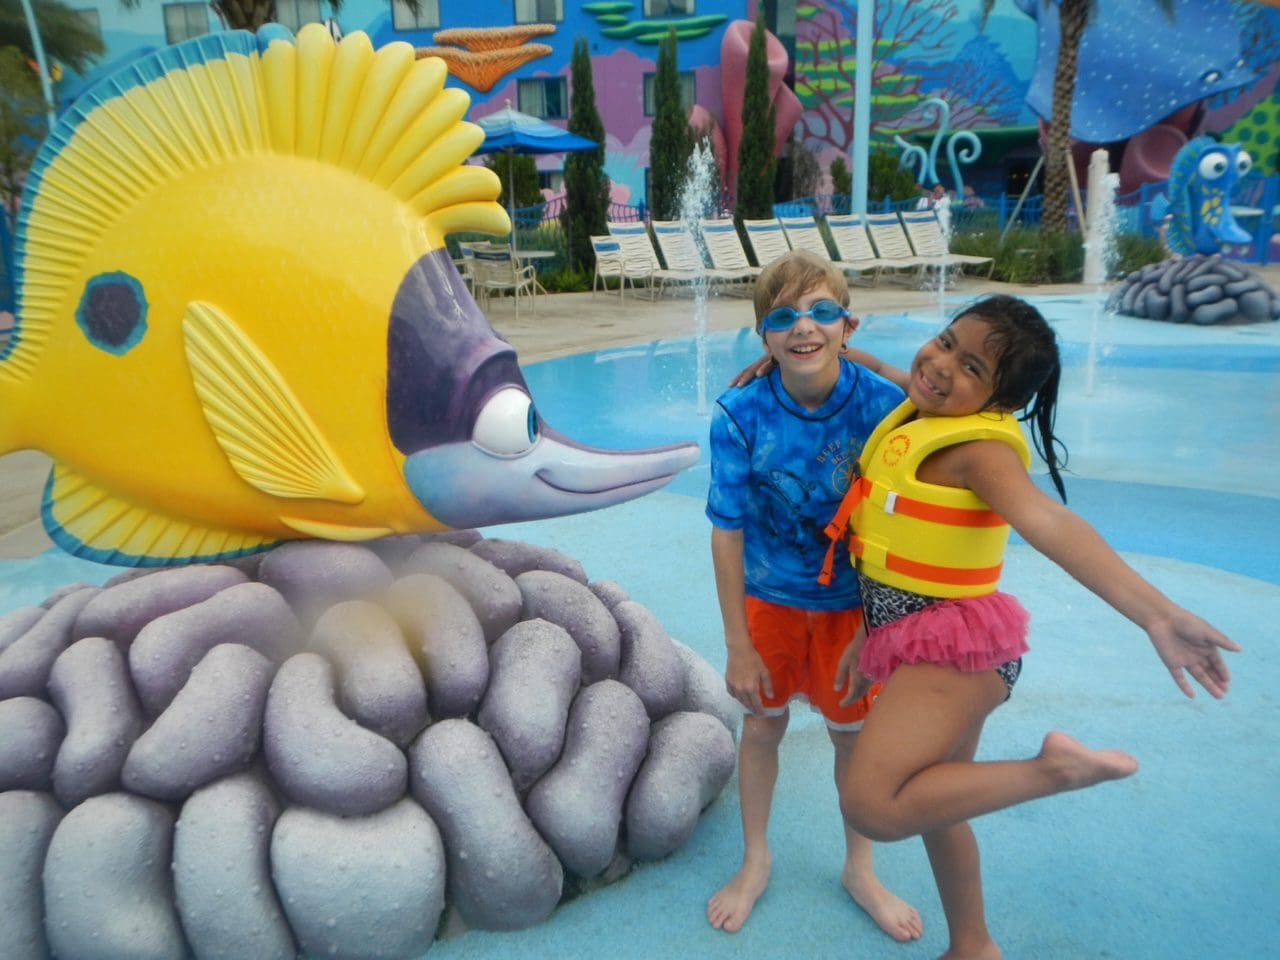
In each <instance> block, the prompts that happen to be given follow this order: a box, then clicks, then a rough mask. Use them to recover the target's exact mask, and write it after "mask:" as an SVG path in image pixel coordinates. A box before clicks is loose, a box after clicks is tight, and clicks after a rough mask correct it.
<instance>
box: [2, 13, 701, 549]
mask: <svg viewBox="0 0 1280 960" xmlns="http://www.w3.org/2000/svg"><path fill="white" fill-rule="evenodd" d="M446 76H447V71H446V68H445V66H444V64H443V63H442V62H441V61H439V60H436V59H431V58H428V59H423V60H415V57H414V51H413V48H412V47H410V46H409V45H408V44H405V43H392V44H389V45H387V46H385V47H382V48H381V49H379V50H377V51H375V50H374V49H373V48H372V46H371V44H370V42H369V39H368V37H367V36H365V35H364V34H362V33H352V34H349V35H348V36H346V37H345V38H344V39H343V40H342V41H341V43H337V44H335V42H334V41H333V39H332V38H331V37H330V36H329V34H328V33H327V31H326V30H325V29H324V28H323V27H322V26H319V25H312V26H308V27H305V28H304V29H303V30H302V31H301V32H300V33H299V34H298V36H297V38H296V39H295V38H294V37H293V36H292V35H290V34H289V33H288V32H287V31H284V30H282V29H280V28H278V27H269V28H264V29H263V30H262V31H260V32H259V33H258V34H257V35H253V34H249V33H246V32H228V33H218V34H211V35H208V36H204V37H200V38H197V39H196V40H192V41H188V42H186V43H183V44H180V45H178V46H176V47H170V48H166V49H164V50H161V51H159V52H157V53H155V54H152V55H150V56H146V57H143V58H141V59H139V60H137V61H134V62H133V63H131V64H130V65H129V66H128V67H126V68H124V69H123V70H122V71H121V72H120V73H118V74H116V75H113V76H111V77H109V78H107V79H106V80H105V81H103V82H102V83H101V84H99V85H98V86H96V87H94V88H93V89H92V90H91V91H89V92H88V93H87V94H86V95H85V96H84V97H82V98H81V100H79V101H78V102H77V103H76V104H75V105H74V106H73V107H72V108H71V109H70V110H68V111H67V113H66V114H65V115H64V116H63V118H62V119H61V120H60V122H59V123H58V125H57V127H56V128H55V130H54V131H53V132H52V133H51V135H50V137H49V139H48V141H47V142H46V143H45V144H44V146H43V147H42V149H41V151H40V153H39V155H38V157H37V159H36V161H35V164H34V165H33V167H32V170H31V174H30V176H29V178H28V181H27V187H26V194H25V196H24V204H23V211H22V214H21V217H20V221H19V227H18V230H17V233H16V236H15V260H16V271H15V272H16V279H17V284H16V292H17V311H16V312H17V322H16V326H15V330H14V333H13V335H12V336H11V338H10V340H9V342H8V344H7V345H6V346H5V347H4V349H3V351H2V352H0V452H5V451H8V450H17V449H26V448H36V449H41V450H44V451H46V452H47V453H49V454H50V456H52V458H53V459H54V461H55V467H54V470H53V472H52V475H51V477H50V480H49V483H48V485H47V487H46V490H45V497H44V503H43V508H42V513H43V519H44V523H45V527H46V529H47V530H48V531H49V533H50V535H51V536H52V537H53V538H54V540H55V541H56V542H57V543H58V544H59V545H61V546H62V547H64V548H65V549H67V550H69V551H71V552H72V553H75V554H78V555H81V556H86V557H90V558H93V559H95V560H99V561H103V562H110V563H117V564H125V565H163V564H172V563H185V562H195V561H208V560H215V559H225V558H228V557H234V556H237V555H241V554H245V553H250V552H253V551H256V550H261V549H263V548H265V547H268V546H270V545H272V544H274V543H277V542H280V541H282V540H289V539H298V538H305V537H314V538H325V539H330V540H348V541H355V540H365V539H372V538H375V537H380V536H385V535H388V534H392V533H407V532H415V531H431V530H439V529H444V528H449V527H471V526H480V525H486V524H491V523H500V522H506V521H512V520H529V519H537V518H543V517H553V516H560V515H564V514H570V513H577V512H582V511H586V510H593V509H596V508H599V507H606V506H610V505H612V504H616V503H620V502H622V501H625V500H628V499H631V498H633V497H636V496H639V495H641V494H643V493H646V492H648V491H650V490H653V489H655V488H657V487H660V486H662V485H663V484H665V483H666V482H668V481H669V480H670V479H671V478H672V477H673V476H674V475H675V474H676V473H677V472H679V471H680V470H682V469H684V468H685V467H688V466H690V465H691V464H692V463H694V462H695V461H696V460H697V458H698V449H697V446H696V445H695V444H691V443H690V444H682V445H678V446H673V447H668V448H661V449H654V450H645V451H636V452H624V453H614V452H606V451H600V450H592V449H587V448H584V447H581V446H578V445H576V444H573V443H571V442H569V441H568V440H566V439H564V438H562V437H559V436H557V435H556V434H555V433H554V432H553V431H551V430H550V429H549V428H548V427H547V426H546V425H545V424H544V423H542V421H541V420H540V418H539V417H538V414H537V412H536V410H535V409H534V406H533V402H532V400H531V398H530V396H529V391H528V388H527V386H526V384H525V381H524V378H523V377H522V376H521V373H520V369H519V367H518V365H517V363H516V356H515V353H514V351H513V350H512V348H511V346H510V345H509V344H508V343H506V342H505V341H504V340H502V339H501V338H500V337H498V336H497V335H496V334H495V333H494V332H493V330H492V329H491V328H490V326H489V324H488V322H487V321H486V320H485V318H484V316H483V314H481V312H480V310H479V309H478V307H477V306H476V304H475V302H474V300H473V299H472V297H471V295H470V294H469V293H468V291H467V289H466V287H465V286H464V285H463V283H462V281H461V280H460V279H459V277H458V274H457V272H456V271H455V269H454V267H453V264H452V261H451V260H450V258H449V254H448V251H447V249H446V247H445V243H444V238H445V235H446V234H448V233H451V232H457V231H474V232H481V233H489V234H498V235H501V234H504V233H506V232H507V231H508V230H509V222H508V220H507V216H506V214H505V213H504V212H503V210H502V208H501V207H500V206H499V205H498V204H497V203H496V202H495V201H496V198H497V195H498V190H499V184H498V181H497V178H496V177H495V176H494V175H493V174H492V173H491V172H490V171H488V170H486V169H484V168H483V167H479V166H473V165H467V164H466V163H465V160H466V159H467V158H468V157H469V156H470V155H471V154H472V153H473V152H474V150H475V148H476V147H477V146H479V144H480V141H481V139H482V138H483V134H482V132H481V131H480V129H479V128H478V127H476V126H475V125H473V124H470V123H466V122H464V121H463V119H462V118H463V116H464V114H465V112H466V110H467V107H468V106H469V99H468V97H467V96H466V94H465V93H463V92H462V91H460V90H457V89H452V88H445V86H444V84H445V79H446Z"/></svg>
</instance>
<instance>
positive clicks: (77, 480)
mask: <svg viewBox="0 0 1280 960" xmlns="http://www.w3.org/2000/svg"><path fill="white" fill-rule="evenodd" d="M40 513H41V517H42V519H43V520H44V528H45V530H46V531H47V532H48V534H49V536H50V538H51V539H52V540H53V541H54V542H55V543H57V544H58V546H59V547H61V548H62V549H63V550H66V551H67V552H68V553H70V554H72V555H74V556H77V557H84V558H86V559H89V560H95V561H97V562H99V563H114V564H118V565H121V566H134V567H152V566H163V565H166V564H171V563H175V562H187V563H191V562H206V561H207V562H212V561H216V560H228V559H231V558H233V557H239V556H244V555H246V554H250V553H256V552H257V551H259V550H262V549H264V548H266V547H269V546H273V545H274V544H276V543H279V542H280V538H279V537H267V536H262V535H261V534H256V533H246V532H243V531H236V530H223V529H217V528H214V527H206V526H201V525H199V524H194V523H190V522H188V521H186V520H179V519H176V518H174V517H167V516H164V515H162V514H158V513H156V512H155V511H153V510H148V509H147V508H145V507H141V506H138V505H136V504H132V503H129V502H128V501H126V500H123V499H121V498H120V497H117V496H115V495H114V494H111V493H108V492H107V491H105V490H103V489H102V488H100V487H98V486H96V485H95V484H93V483H92V482H91V481H89V480H87V479H85V478H84V477H82V476H80V475H79V474H78V473H76V472H75V471H73V470H70V469H69V468H67V467H64V466H62V465H60V464H55V465H54V468H53V470H52V471H51V472H50V473H49V480H48V482H47V483H46V484H45V488H44V500H43V502H42V504H41V508H40Z"/></svg>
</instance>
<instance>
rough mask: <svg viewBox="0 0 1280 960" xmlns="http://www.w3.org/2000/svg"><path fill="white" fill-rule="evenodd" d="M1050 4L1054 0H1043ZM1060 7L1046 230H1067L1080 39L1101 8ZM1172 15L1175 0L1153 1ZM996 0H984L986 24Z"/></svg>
mask: <svg viewBox="0 0 1280 960" xmlns="http://www.w3.org/2000/svg"><path fill="white" fill-rule="evenodd" d="M1043 2H1044V3H1045V4H1046V5H1048V4H1049V3H1050V2H1051V0H1043ZM1056 2H1057V7H1058V63H1057V65H1056V66H1055V67H1054V70H1053V106H1052V116H1051V117H1050V124H1049V144H1048V147H1047V149H1046V156H1045V164H1044V215H1043V218H1042V221H1041V229H1042V230H1043V231H1044V232H1045V233H1066V231H1067V189H1068V186H1069V179H1068V173H1067V163H1068V162H1069V159H1068V158H1069V156H1070V152H1071V107H1072V103H1073V101H1074V100H1075V92H1076V71H1077V69H1078V66H1079V59H1080V38H1081V37H1082V36H1084V30H1085V27H1087V26H1088V25H1089V21H1090V20H1092V19H1093V16H1094V14H1095V13H1096V12H1097V9H1098V0H1056ZM1133 2H1142V0H1133ZM1151 2H1153V3H1155V4H1156V5H1157V6H1158V7H1159V8H1160V9H1161V10H1163V11H1164V12H1165V14H1166V15H1168V16H1169V17H1172V16H1173V0H1151ZM995 3H996V0H982V24H983V26H984V27H985V26H986V22H987V17H989V16H990V14H991V11H992V9H993V8H994V7H995Z"/></svg>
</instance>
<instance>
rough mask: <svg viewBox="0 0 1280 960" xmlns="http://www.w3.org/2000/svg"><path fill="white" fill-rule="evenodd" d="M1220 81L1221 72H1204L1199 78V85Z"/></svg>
mask: <svg viewBox="0 0 1280 960" xmlns="http://www.w3.org/2000/svg"><path fill="white" fill-rule="evenodd" d="M1221 79H1222V71H1221V70H1206V71H1205V72H1204V74H1203V75H1202V76H1201V77H1200V82H1201V83H1217V82H1218V81H1219V80H1221Z"/></svg>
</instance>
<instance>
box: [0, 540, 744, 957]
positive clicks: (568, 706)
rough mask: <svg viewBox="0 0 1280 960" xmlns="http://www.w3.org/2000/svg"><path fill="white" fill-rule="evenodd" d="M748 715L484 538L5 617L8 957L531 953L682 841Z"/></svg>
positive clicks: (0, 692) (660, 648)
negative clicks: (502, 935) (532, 933)
mask: <svg viewBox="0 0 1280 960" xmlns="http://www.w3.org/2000/svg"><path fill="white" fill-rule="evenodd" d="M740 716H741V714H740V711H739V710H738V709H737V708H736V706H735V704H734V703H733V701H732V700H730V699H729V697H728V695H727V694H726V693H725V691H724V685H723V683H722V682H721V681H720V678H719V674H718V672H717V671H716V670H715V669H714V668H713V667H712V666H711V665H710V664H708V663H707V662H706V661H705V660H703V659H702V658H701V657H700V656H698V654H697V653H695V652H694V651H693V650H692V649H691V648H689V647H686V646H684V645H683V644H680V643H679V642H677V641H675V640H673V639H672V638H671V637H670V636H669V635H668V634H667V632H666V630H665V629H664V628H663V626H662V624H661V623H659V622H658V620H657V618H656V617H655V616H654V615H653V614H652V613H651V612H649V611H648V610H647V609H646V608H645V607H643V606H642V605H640V604H639V603H636V602H635V601H634V600H631V599H629V598H628V597H627V594H626V592H625V591H624V590H623V589H622V587H620V586H619V585H618V584H616V583H613V582H611V581H594V582H593V581H589V580H588V578H587V576H586V573H585V571H584V570H583V569H582V565H581V564H580V563H578V561H576V560H574V559H572V558H570V557H567V556H565V555H564V554H562V553H560V552H558V551H555V550H549V549H547V548H545V547H535V546H533V545H530V544H523V543H519V542H517V541H511V540H492V541H490V540H485V539H484V538H482V537H481V536H480V535H479V534H478V533H476V532H475V531H458V532H455V533H452V534H450V535H448V536H440V537H428V538H421V537H389V538H387V539H386V540H384V541H375V542H374V543H371V544H368V545H363V546H360V545H352V544H323V543H295V544H289V545H286V546H283V547H280V548H278V549H277V550H276V551H274V552H272V553H269V554H267V555H266V556H264V557H262V558H259V559H252V560H250V561H244V562H241V561H237V562H236V563H235V564H234V565H215V566H196V567H190V568H184V569H178V570H163V571H130V572H128V573H127V574H124V575H120V576H117V577H115V578H113V579H112V580H110V581H108V582H107V584H106V586H104V587H102V588H97V587H85V586H84V585H83V584H75V585H70V586H68V587H65V588H62V589H61V590H59V591H57V592H56V593H55V594H53V595H51V596H50V597H49V598H48V599H47V600H46V601H45V602H44V603H42V604H40V605H39V606H31V607H24V608H22V609H20V610H15V611H12V612H11V613H7V614H4V615H0V863H3V864H4V865H5V870H3V871H0V957H3V958H5V960H48V958H50V957H52V956H57V957H58V958H59V960H104V958H111V957H121V958H124V957H128V958H130V960H134V958H153V957H154V958H156V960H169V958H187V957H195V958H196V960H215V958H244V957H255V958H262V960H274V958H279V960H284V958H292V957H294V956H297V955H299V953H302V954H305V955H308V956H326V957H337V958H349V960H374V958H382V960H410V958H417V957H420V956H421V955H422V954H423V953H424V952H425V951H427V950H428V949H429V947H430V945H431V943H432V941H433V939H434V938H435V936H436V934H437V931H438V930H439V929H440V928H441V926H442V924H443V922H444V921H443V918H444V917H445V916H446V914H447V915H448V916H449V917H450V918H451V920H450V923H452V922H453V920H454V919H460V920H461V921H462V923H464V924H466V925H469V926H475V927H484V928H489V929H501V930H511V929H519V928H522V927H527V926H529V925H532V924H535V923H538V922H541V921H542V920H544V919H546V918H547V917H548V916H550V914H551V913H552V912H553V911H554V910H555V908H556V906H557V905H558V904H559V903H560V902H561V900H562V899H563V898H564V897H565V896H566V895H568V894H567V893H566V891H569V892H570V893H576V892H581V891H583V890H586V889H590V888H594V887H595V886H598V885H600V884H601V883H609V882H613V881H614V880H616V879H618V878H619V877H620V876H621V875H622V874H623V873H624V872H625V870H626V869H627V868H628V867H629V865H630V864H631V863H632V862H634V861H636V860H652V859H657V858H659V857H663V856H666V855H667V854H669V853H671V852H672V851H674V850H675V849H677V848H678V847H679V846H680V845H681V844H682V843H684V842H685V840H687V839H688V837H689V835H690V834H691V833H692V831H693V829H694V827H695V826H696V824H697V820H698V817H699V815H700V814H701V812H702V811H703V810H704V809H705V808H706V806H707V805H708V804H709V803H711V801H712V800H713V799H714V798H715V797H716V796H717V795H718V794H719V792H720V791H721V790H722V789H723V787H724V785H725V783H726V782H727V780H728V779H729V776H730V774H731V772H732V768H733V759H734V750H733V738H734V735H735V733H736V730H737V724H738V721H739V719H740ZM586 880H590V881H591V884H590V885H584V884H583V883H581V882H580V881H586Z"/></svg>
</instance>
